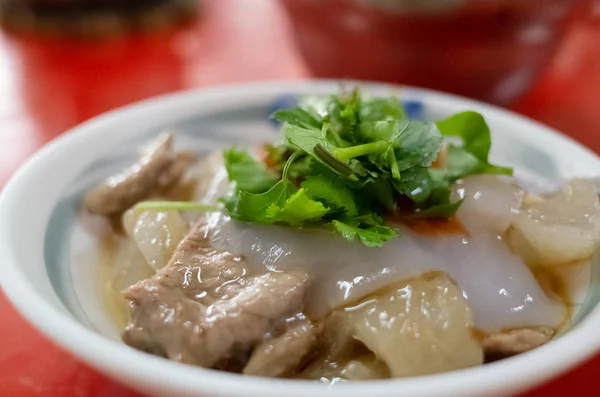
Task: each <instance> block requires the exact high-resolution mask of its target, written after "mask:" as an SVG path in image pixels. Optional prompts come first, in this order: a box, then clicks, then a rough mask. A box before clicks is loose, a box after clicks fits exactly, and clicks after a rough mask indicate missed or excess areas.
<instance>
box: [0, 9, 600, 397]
mask: <svg viewBox="0 0 600 397" xmlns="http://www.w3.org/2000/svg"><path fill="white" fill-rule="evenodd" d="M598 43H600V0H201V1H200V0H0V189H1V188H2V186H3V185H4V184H5V183H6V181H7V179H8V178H9V177H10V175H12V173H13V172H14V171H15V169H16V168H18V167H19V166H20V165H21V164H22V163H23V161H24V160H25V159H27V158H28V157H29V156H30V155H31V154H32V153H33V152H35V151H36V150H37V149H38V148H39V147H40V146H42V145H43V144H45V143H46V142H47V141H49V140H51V139H52V138H54V137H56V136H57V135H59V134H60V133H62V132H64V131H65V130H67V129H69V128H71V127H73V126H74V125H76V124H78V123H80V122H82V121H85V120H86V119H89V118H91V117H93V116H95V115H98V114H99V113H102V112H105V111H107V110H110V109H114V108H116V107H119V106H122V105H125V104H128V103H131V102H134V101H137V100H141V99H144V98H148V97H151V96H155V95H159V94H165V93H169V92H174V91H179V90H184V89H191V88H195V87H202V86H208V85H217V84H225V83H233V82H246V81H257V80H274V79H286V80H290V79H306V78H310V77H327V78H356V79H364V80H378V81H385V82H393V83H400V84H407V85H415V86H422V87H427V88H432V89H437V90H442V91H448V92H452V93H456V94H460V95H464V96H468V97H471V98H476V99H479V100H483V101H486V102H490V103H493V104H496V105H499V106H503V107H507V108H509V109H511V110H514V111H516V112H519V113H522V114H524V115H527V116H529V117H532V118H534V119H537V120H539V121H541V122H543V123H546V124H548V125H550V126H552V127H554V128H556V129H558V130H560V131H562V132H564V133H566V134H568V135H570V136H571V137H573V138H574V139H576V140H578V141H580V142H582V143H583V144H585V145H587V146H588V147H590V148H591V149H593V150H595V151H597V152H599V151H600V134H599V133H598V130H599V129H600V46H599V44H598ZM123 133H124V134H126V133H127V131H123ZM0 221H1V220H0ZM0 336H2V337H1V338H0V395H1V396H16V397H29V396H37V395H47V396H53V397H75V396H77V397H87V396H91V397H99V396H111V397H112V396H117V397H118V396H126V397H132V396H134V394H133V393H131V392H129V391H128V390H125V389H124V388H121V387H120V386H118V385H115V384H113V383H111V382H110V381H108V380H106V379H104V378H103V377H101V376H100V375H97V374H96V373H94V372H93V371H91V370H89V369H87V368H86V367H84V366H82V365H81V364H80V363H78V362H76V361H74V360H73V359H71V358H70V357H69V356H68V355H66V354H65V353H63V352H61V351H59V350H57V349H56V348H55V347H53V346H52V345H51V344H50V343H49V342H46V341H45V340H44V339H42V338H41V337H39V336H38V335H37V334H36V333H35V331H33V330H32V329H31V328H30V327H29V326H28V325H26V324H25V323H24V322H23V321H22V320H21V319H20V318H19V317H18V315H17V314H16V313H15V312H14V310H13V309H12V308H10V305H9V304H8V303H7V302H6V301H5V300H4V299H3V298H2V297H1V296H0ZM599 369H600V358H597V359H595V360H594V361H592V362H590V363H589V364H588V365H587V366H584V367H583V368H580V369H578V370H577V371H575V372H573V373H572V374H569V375H567V376H566V377H563V378H561V379H558V380H556V381H555V382H554V383H552V384H551V385H548V386H546V387H544V388H542V389H539V390H536V391H534V392H532V393H530V394H528V395H527V397H534V396H535V397H542V396H544V397H548V396H550V397H552V396H561V397H562V395H564V394H565V393H567V392H568V393H569V395H576V396H588V395H589V396H592V395H597V394H594V392H591V391H590V390H598V387H600V380H597V379H595V378H596V376H595V374H596V373H597V372H598V370H599Z"/></svg>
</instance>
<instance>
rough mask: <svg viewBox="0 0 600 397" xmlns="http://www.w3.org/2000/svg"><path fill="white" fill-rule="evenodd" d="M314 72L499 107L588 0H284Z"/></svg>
mask: <svg viewBox="0 0 600 397" xmlns="http://www.w3.org/2000/svg"><path fill="white" fill-rule="evenodd" d="M282 3H283V4H284V5H285V8H286V9H287V11H288V14H289V16H290V19H291V21H292V23H293V26H294V28H295V35H296V39H297V43H298V46H299V49H300V51H301V53H302V54H303V56H304V58H305V60H306V62H307V65H308V66H309V68H310V69H311V70H312V72H313V73H314V74H315V76H317V77H335V78H340V77H344V78H354V79H363V80H376V81H387V82H394V83H402V84H409V85H414V86H421V87H427V88H432V89H436V90H442V91H447V92H452V93H456V94H461V95H465V96H469V97H472V98H476V99H479V100H484V101H487V102H492V103H495V104H499V105H507V104H508V103H510V102H511V101H513V100H515V99H517V98H518V97H519V96H520V95H522V94H523V93H525V92H526V90H527V89H528V88H529V87H531V85H532V84H533V83H534V81H535V79H536V77H538V76H539V75H540V73H541V71H542V70H543V68H544V67H545V66H546V65H548V64H549V61H550V60H551V59H552V56H553V55H554V54H555V51H556V49H557V47H558V45H559V44H560V41H561V38H562V37H563V36H564V33H565V31H566V30H567V27H568V26H569V24H570V22H571V21H572V20H574V19H576V18H577V17H578V16H580V15H581V11H582V10H584V9H585V8H586V3H588V0H416V1H415V0H282Z"/></svg>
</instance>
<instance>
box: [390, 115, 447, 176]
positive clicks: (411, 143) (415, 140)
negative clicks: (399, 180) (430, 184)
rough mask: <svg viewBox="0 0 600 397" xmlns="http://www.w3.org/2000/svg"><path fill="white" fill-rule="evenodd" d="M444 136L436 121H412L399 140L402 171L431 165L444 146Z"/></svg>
mask: <svg viewBox="0 0 600 397" xmlns="http://www.w3.org/2000/svg"><path fill="white" fill-rule="evenodd" d="M442 141H443V138H442V136H441V134H440V132H439V130H438V129H437V128H436V126H435V124H434V123H425V122H421V121H411V122H410V123H409V124H408V125H407V126H406V127H405V128H404V129H403V131H402V133H401V134H400V136H399V138H398V141H397V144H396V146H397V149H396V158H397V159H398V161H397V163H398V168H399V169H400V172H402V171H404V170H407V169H409V168H411V167H430V166H431V164H432V163H433V162H434V161H435V159H436V158H437V154H438V152H439V151H440V149H441V147H442Z"/></svg>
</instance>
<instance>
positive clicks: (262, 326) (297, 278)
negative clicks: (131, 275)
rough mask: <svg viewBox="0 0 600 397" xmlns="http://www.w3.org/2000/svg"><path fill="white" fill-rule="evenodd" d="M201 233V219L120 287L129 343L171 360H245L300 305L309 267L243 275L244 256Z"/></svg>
mask: <svg viewBox="0 0 600 397" xmlns="http://www.w3.org/2000/svg"><path fill="white" fill-rule="evenodd" d="M205 236H206V230H205V228H204V227H203V225H201V224H198V225H197V226H196V227H195V228H194V229H193V230H192V231H191V232H190V233H189V235H188V236H187V237H186V238H185V239H184V240H183V241H182V243H181V244H180V245H179V247H178V248H177V250H176V252H175V254H174V255H173V258H172V260H171V262H170V263H169V264H168V265H167V266H166V267H164V268H162V269H161V270H159V272H158V273H157V274H156V275H155V276H153V277H152V278H150V279H147V280H143V281H140V282H138V283H137V284H135V285H133V286H132V287H130V288H128V289H127V290H126V291H125V297H126V299H128V300H129V301H130V311H131V317H130V322H129V324H128V325H127V327H126V328H125V331H124V333H123V340H124V341H125V342H126V343H127V344H129V345H130V346H133V347H135V348H137V349H140V350H144V351H147V352H150V353H153V354H157V355H161V356H165V357H167V358H169V359H172V360H175V361H180V362H184V363H189V364H195V365H199V366H204V367H221V366H223V367H226V366H227V365H230V361H231V360H234V361H235V360H237V359H239V360H241V361H244V357H245V356H247V355H248V354H249V352H250V351H251V349H252V348H253V347H255V346H256V345H258V344H259V343H260V342H261V340H262V339H263V337H264V336H265V334H267V333H269V332H272V331H273V330H274V329H275V328H276V327H278V326H280V324H281V323H283V322H285V319H286V318H289V317H290V316H291V315H294V314H295V313H298V312H299V311H301V309H302V305H303V300H304V295H305V291H306V283H307V280H308V276H307V275H306V273H304V272H301V271H289V272H282V273H268V274H263V275H261V276H256V277H246V265H245V263H244V261H243V260H242V259H241V258H239V257H237V256H234V255H231V254H229V253H227V252H222V251H215V250H213V249H212V248H210V246H209V245H208V242H207V240H206V238H205ZM240 357H241V358H240Z"/></svg>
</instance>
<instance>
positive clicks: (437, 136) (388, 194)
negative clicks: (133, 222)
mask: <svg viewBox="0 0 600 397" xmlns="http://www.w3.org/2000/svg"><path fill="white" fill-rule="evenodd" d="M317 109H319V110H317ZM273 118H274V119H276V120H278V121H280V122H282V123H283V125H282V135H283V137H282V138H283V139H282V142H283V143H282V144H281V145H275V146H274V145H266V146H265V149H266V152H267V164H268V167H267V166H266V165H265V164H264V162H262V161H260V160H257V159H255V158H253V157H251V156H250V155H249V154H248V153H247V152H244V151H239V150H237V149H230V150H228V151H225V166H226V168H227V172H228V173H229V180H230V181H231V182H232V183H233V187H234V188H233V190H232V194H231V195H230V196H229V197H226V198H224V199H223V200H222V201H223V202H224V204H225V209H226V210H227V212H228V213H229V215H230V216H231V217H232V218H234V219H237V220H240V221H245V222H257V223H264V224H282V225H288V226H293V227H322V228H328V229H330V230H332V231H334V232H337V233H339V234H340V235H342V236H343V237H344V238H346V239H347V240H350V241H356V240H357V241H360V242H361V243H362V244H364V245H366V246H368V247H381V246H382V245H383V243H384V242H386V241H387V240H389V239H391V238H393V237H395V236H397V235H398V232H397V231H396V230H394V229H392V228H391V227H389V226H387V225H385V224H384V221H383V215H384V214H385V213H389V212H391V213H396V214H398V213H400V214H403V215H404V216H406V217H407V218H440V217H441V218H447V217H451V216H453V215H454V214H455V212H456V211H457V209H458V208H459V206H460V204H461V201H457V202H452V201H451V198H450V196H451V195H450V193H451V186H452V184H453V183H454V182H455V181H456V180H457V179H460V178H462V177H465V176H467V175H471V174H477V173H492V174H509V175H510V174H512V169H510V168H505V167H499V166H496V165H492V164H490V163H489V162H488V154H489V151H490V146H491V137H490V130H489V128H488V126H487V124H486V122H485V120H484V118H483V117H482V116H481V115H480V114H478V113H475V112H470V111H469V112H463V113H459V114H456V115H454V116H452V117H450V118H448V119H445V120H441V121H438V122H426V121H417V120H408V119H407V118H406V116H405V114H404V112H403V109H402V106H401V104H400V102H399V101H398V100H397V99H396V98H375V99H369V98H366V97H364V96H362V95H360V92H359V91H358V90H354V91H352V92H351V93H349V94H342V95H334V96H331V97H329V98H328V99H327V100H326V101H323V98H320V99H319V103H318V106H316V105H314V106H313V105H311V104H310V103H305V104H303V105H302V106H299V107H297V108H294V109H286V110H280V111H277V112H275V113H274V114H273ZM444 137H453V138H454V140H459V141H460V143H447V144H446V146H444V149H443V150H444V153H443V155H441V156H440V151H441V150H442V147H443V145H444ZM438 157H440V161H439V164H437V163H438V162H436V166H435V167H432V165H433V163H434V162H435V161H436V160H437V159H438Z"/></svg>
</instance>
